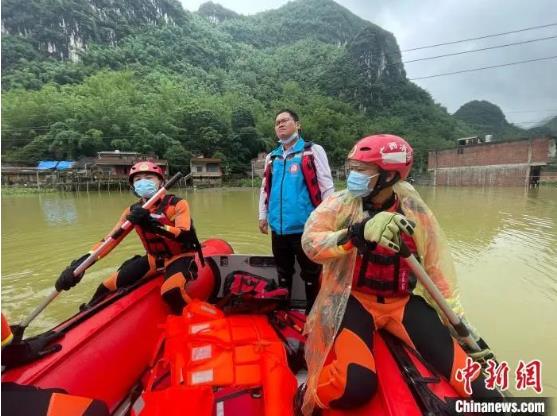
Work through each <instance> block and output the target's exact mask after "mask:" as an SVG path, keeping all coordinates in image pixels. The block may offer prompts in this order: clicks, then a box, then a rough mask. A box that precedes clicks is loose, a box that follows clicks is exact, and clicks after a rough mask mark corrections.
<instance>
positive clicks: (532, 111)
mask: <svg viewBox="0 0 557 416" xmlns="http://www.w3.org/2000/svg"><path fill="white" fill-rule="evenodd" d="M550 112H557V108H554V109H551V110H509V111H504V113H505V114H507V113H550Z"/></svg>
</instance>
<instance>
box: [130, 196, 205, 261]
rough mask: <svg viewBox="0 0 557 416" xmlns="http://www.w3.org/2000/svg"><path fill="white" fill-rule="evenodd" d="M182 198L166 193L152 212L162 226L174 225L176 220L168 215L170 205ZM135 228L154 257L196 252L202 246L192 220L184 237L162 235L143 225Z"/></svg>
mask: <svg viewBox="0 0 557 416" xmlns="http://www.w3.org/2000/svg"><path fill="white" fill-rule="evenodd" d="M180 200H181V198H178V197H177V196H175V195H166V196H165V197H164V198H163V200H162V201H161V203H160V204H159V206H158V207H157V208H156V209H155V211H153V212H152V213H151V216H152V217H154V218H155V219H156V220H157V221H158V222H159V224H160V225H161V226H165V225H169V226H174V222H173V221H172V220H170V218H169V217H168V210H169V208H170V207H173V206H176V204H177V203H178V202H179V201H180ZM135 230H136V231H137V234H138V235H139V238H140V239H141V242H142V243H143V246H144V247H145V250H146V251H147V253H149V254H151V255H152V256H154V257H158V258H160V257H162V258H171V257H173V256H175V255H177V254H181V253H187V252H196V251H198V250H199V248H200V244H199V240H198V239H197V235H196V233H195V228H194V227H193V220H192V221H191V226H190V232H186V233H185V236H184V237H183V238H178V239H176V238H171V236H168V237H167V236H165V235H161V234H160V233H155V232H153V231H150V230H148V229H144V228H143V227H141V226H138V225H136V226H135Z"/></svg>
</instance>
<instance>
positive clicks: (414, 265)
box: [399, 239, 481, 352]
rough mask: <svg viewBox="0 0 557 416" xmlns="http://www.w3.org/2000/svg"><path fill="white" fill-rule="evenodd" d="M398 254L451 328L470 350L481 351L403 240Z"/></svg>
mask: <svg viewBox="0 0 557 416" xmlns="http://www.w3.org/2000/svg"><path fill="white" fill-rule="evenodd" d="M399 253H400V255H401V256H402V257H404V259H405V260H406V262H407V263H408V265H409V266H410V268H411V269H412V272H414V274H415V275H416V277H417V278H418V280H419V281H420V283H421V284H422V285H423V287H425V289H426V290H427V292H428V293H429V294H430V296H431V297H432V298H433V300H434V301H435V302H436V303H437V305H439V309H441V311H443V313H444V314H445V316H446V317H447V319H448V320H449V322H450V323H451V325H452V326H453V328H454V329H455V331H456V333H457V334H458V335H459V336H460V337H461V338H462V339H463V341H464V342H465V343H466V345H467V346H468V347H469V348H470V349H471V350H472V351H475V352H477V351H481V348H480V346H479V345H478V343H477V342H476V341H475V340H474V338H473V337H472V335H471V334H470V330H469V329H468V327H467V326H466V324H465V323H464V322H463V321H462V319H460V317H459V316H458V315H457V314H456V313H455V312H454V311H453V310H452V309H451V307H450V306H449V304H448V303H447V301H446V299H445V297H444V296H443V294H442V293H441V292H440V291H439V289H438V288H437V286H436V285H435V283H434V282H433V280H431V278H430V277H429V275H428V274H427V272H426V271H425V269H424V268H423V266H422V265H421V264H420V262H419V261H418V260H417V259H416V257H415V256H414V255H413V254H412V252H411V251H410V249H409V248H408V246H407V245H406V244H405V243H404V241H402V239H401V241H400V251H399Z"/></svg>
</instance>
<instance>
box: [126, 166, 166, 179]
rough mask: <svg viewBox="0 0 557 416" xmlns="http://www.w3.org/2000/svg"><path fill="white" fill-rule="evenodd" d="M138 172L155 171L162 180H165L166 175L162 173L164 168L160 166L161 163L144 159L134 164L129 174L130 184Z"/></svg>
mask: <svg viewBox="0 0 557 416" xmlns="http://www.w3.org/2000/svg"><path fill="white" fill-rule="evenodd" d="M138 173H154V174H155V175H157V176H158V177H159V178H160V180H161V181H164V175H163V173H162V169H161V168H160V166H159V165H157V164H156V163H153V162H149V161H144V160H143V161H141V162H137V163H136V164H135V165H133V166H132V167H131V169H130V174H129V176H128V180H129V181H130V184H132V183H133V177H134V176H135V175H137V174H138Z"/></svg>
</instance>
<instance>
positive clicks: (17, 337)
mask: <svg viewBox="0 0 557 416" xmlns="http://www.w3.org/2000/svg"><path fill="white" fill-rule="evenodd" d="M183 176H184V174H183V173H181V172H178V173H176V175H174V176H173V177H172V178H170V180H169V181H168V182H167V183H165V184H164V185H163V186H161V188H160V189H159V190H158V191H157V192H156V193H155V195H153V196H152V197H151V198H150V199H149V200H148V201H147V202H145V204H143V208H145V209H149V208H151V207H152V206H153V205H154V204H155V203H156V202H157V201H159V200H160V199H162V198H163V197H164V196H165V195H166V192H167V191H168V189H170V188H171V187H172V186H174V184H175V183H176V182H178V181H179V180H180V179H181V178H182V177H183ZM132 226H133V224H132V223H131V222H129V221H127V220H126V221H125V222H124V223H123V224H122V225H121V226H120V228H118V229H117V230H116V231H114V232H113V233H112V234H111V235H110V236H109V237H108V238H107V239H106V240H105V241H104V242H103V243H102V244H101V245H100V246H99V247H98V248H97V249H96V250H95V251H93V252H92V253H91V254H90V255H89V257H87V259H85V261H83V263H81V264H80V265H79V266H78V267H77V268H76V269H75V270H74V272H73V274H74V276H79V275H80V274H81V273H83V272H84V271H85V270H87V269H88V268H89V267H90V266H91V265H92V264H93V263H94V262H95V261H96V260H97V258H98V255H99V253H101V252H102V250H103V249H104V248H105V247H107V246H108V245H109V244H111V243H112V242H113V241H114V240H117V239H118V238H119V237H120V236H121V235H122V234H123V233H124V232H126V231H127V230H129V229H130V228H131V227H132ZM59 294H60V292H58V291H57V290H56V289H54V290H53V291H52V292H51V293H50V294H49V295H48V296H47V297H46V298H45V299H44V300H43V301H42V302H41V304H40V305H38V306H37V307H36V308H35V310H33V312H32V313H31V314H30V315H29V316H28V317H27V318H26V319H24V320H23V321H22V322H21V323H20V324H19V325H14V326H13V327H12V332H13V335H14V342H19V341H21V340H22V339H23V333H24V332H25V329H26V328H27V327H28V326H29V323H31V321H32V320H33V319H35V318H36V317H37V316H38V315H39V314H40V313H41V312H42V311H43V310H44V309H45V308H46V307H47V306H48V305H49V304H50V302H52V301H53V300H54V299H56V297H57V296H58V295H59Z"/></svg>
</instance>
